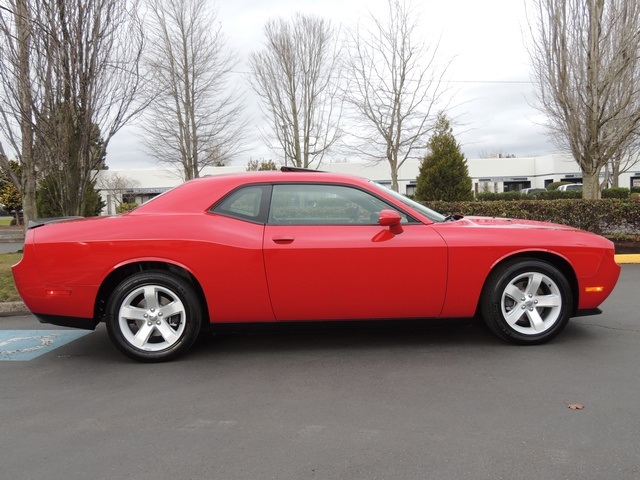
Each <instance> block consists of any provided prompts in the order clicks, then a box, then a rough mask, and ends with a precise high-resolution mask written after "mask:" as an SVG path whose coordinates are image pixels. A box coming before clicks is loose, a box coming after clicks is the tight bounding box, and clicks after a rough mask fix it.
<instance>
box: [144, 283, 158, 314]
mask: <svg viewBox="0 0 640 480" xmlns="http://www.w3.org/2000/svg"><path fill="white" fill-rule="evenodd" d="M144 301H145V303H146V307H147V308H158V292H157V289H156V287H155V286H154V285H147V286H146V287H144Z"/></svg>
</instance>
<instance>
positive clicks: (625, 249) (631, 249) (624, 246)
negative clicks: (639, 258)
mask: <svg viewBox="0 0 640 480" xmlns="http://www.w3.org/2000/svg"><path fill="white" fill-rule="evenodd" d="M614 243H615V244H616V253H618V254H639V253H640V242H614Z"/></svg>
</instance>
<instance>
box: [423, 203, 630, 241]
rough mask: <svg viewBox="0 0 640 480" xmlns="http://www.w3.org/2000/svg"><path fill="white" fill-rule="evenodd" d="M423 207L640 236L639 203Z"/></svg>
mask: <svg viewBox="0 0 640 480" xmlns="http://www.w3.org/2000/svg"><path fill="white" fill-rule="evenodd" d="M423 203H424V205H426V206H427V207H429V208H431V209H433V210H435V211H437V212H440V213H442V214H444V215H463V216H482V217H506V218H522V219H526V220H540V221H545V222H553V223H561V224H564V225H569V226H572V227H576V228H581V229H583V230H588V231H590V232H593V233H597V234H600V235H620V234H624V235H640V202H638V201H629V200H620V199H617V198H606V199H600V200H584V199H574V200H547V201H540V200H520V201H513V200H512V201H494V202H478V201H474V202H442V201H434V202H423Z"/></svg>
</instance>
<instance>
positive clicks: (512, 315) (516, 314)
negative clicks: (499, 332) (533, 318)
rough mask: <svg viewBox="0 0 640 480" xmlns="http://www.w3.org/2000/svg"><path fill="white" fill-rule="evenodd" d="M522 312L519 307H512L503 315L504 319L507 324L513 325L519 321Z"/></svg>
mask: <svg viewBox="0 0 640 480" xmlns="http://www.w3.org/2000/svg"><path fill="white" fill-rule="evenodd" d="M523 314H524V310H522V309H521V308H514V309H513V310H511V311H510V312H509V313H508V314H507V315H505V320H506V321H507V323H508V324H509V325H511V326H513V325H515V324H516V323H518V322H519V321H520V319H521V318H522V315H523Z"/></svg>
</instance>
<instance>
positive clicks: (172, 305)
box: [106, 271, 202, 362]
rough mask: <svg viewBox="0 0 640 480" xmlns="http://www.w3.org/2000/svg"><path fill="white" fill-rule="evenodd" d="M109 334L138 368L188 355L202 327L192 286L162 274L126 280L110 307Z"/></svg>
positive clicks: (112, 299)
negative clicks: (149, 363) (187, 352)
mask: <svg viewBox="0 0 640 480" xmlns="http://www.w3.org/2000/svg"><path fill="white" fill-rule="evenodd" d="M106 323H107V331H108V333H109V337H110V338H111V341H112V342H113V343H114V345H115V346H116V347H117V348H118V349H119V350H120V351H121V352H122V353H124V354H125V355H127V356H129V357H131V358H133V359H135V360H138V361H140V362H162V361H166V360H171V359H173V358H175V357H177V356H179V355H182V354H183V353H185V352H186V351H187V350H188V349H189V348H190V347H191V345H193V342H194V341H195V340H196V338H197V336H198V333H199V332H200V327H201V323H202V312H201V307H200V304H199V301H198V296H197V295H196V293H195V292H194V290H193V287H192V286H191V284H190V283H189V282H187V281H185V280H183V279H181V278H179V277H177V276H174V275H170V274H167V273H164V272H159V271H157V272H156V271H148V272H141V273H137V274H135V275H132V276H130V277H128V278H126V279H125V280H123V281H122V282H121V283H120V284H119V285H118V286H117V287H116V289H115V290H114V291H113V294H112V295H111V298H110V300H109V303H108V305H107V319H106Z"/></svg>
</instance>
